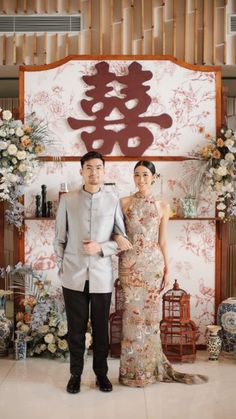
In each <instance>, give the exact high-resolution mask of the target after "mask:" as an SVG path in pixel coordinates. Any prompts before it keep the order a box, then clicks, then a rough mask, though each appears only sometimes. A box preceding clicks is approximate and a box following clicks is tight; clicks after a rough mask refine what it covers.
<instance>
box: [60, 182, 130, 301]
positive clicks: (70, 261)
mask: <svg viewBox="0 0 236 419" xmlns="http://www.w3.org/2000/svg"><path fill="white" fill-rule="evenodd" d="M114 233H115V234H121V235H122V236H125V237H126V234H125V226H124V217H123V214H122V210H121V207H120V203H119V197H118V196H117V195H116V194H115V193H113V192H111V191H109V190H106V187H103V188H101V189H100V190H99V191H98V192H97V193H94V194H91V193H89V192H86V191H85V190H84V189H83V188H81V189H80V190H79V191H74V192H69V193H66V194H63V195H62V196H61V198H60V202H59V207H58V211H57V217H56V234H55V240H54V249H55V253H56V255H57V257H59V258H62V273H61V275H60V276H61V279H62V285H63V286H64V287H65V288H69V289H72V290H77V291H83V290H84V285H85V281H86V280H89V291H90V292H92V293H106V292H111V291H112V289H113V272H112V260H111V256H112V255H113V254H116V253H117V251H118V246H117V244H116V242H115V241H113V240H112V234H114ZM83 240H95V241H97V242H98V243H100V245H101V248H102V254H101V255H94V256H87V255H85V254H84V251H83V242H82V241H83Z"/></svg>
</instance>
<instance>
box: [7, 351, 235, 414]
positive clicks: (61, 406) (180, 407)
mask: <svg viewBox="0 0 236 419" xmlns="http://www.w3.org/2000/svg"><path fill="white" fill-rule="evenodd" d="M118 367H119V360H117V359H110V360H109V377H110V379H111V381H112V383H113V385H114V390H113V392H112V393H107V394H106V393H101V392H100V391H99V390H98V389H97V388H95V384H94V374H93V372H92V369H91V356H89V357H88V358H87V361H86V365H85V370H84V373H83V378H82V387H81V393H79V394H75V395H70V394H68V393H66V391H65V386H66V383H67V380H68V377H69V364H68V363H66V362H61V361H54V360H47V359H40V358H28V359H27V360H26V361H15V360H13V359H11V358H10V357H9V358H2V359H0V418H1V419H39V418H40V419H44V418H45V419H50V418H52V419H54V418H56V419H74V418H75V419H177V418H178V419H196V418H199V419H236V360H229V359H225V358H223V357H221V358H220V360H219V361H208V360H207V354H206V353H205V352H198V356H197V361H196V362H195V363H194V364H178V365H176V369H179V370H180V371H186V372H190V373H192V372H195V373H202V374H206V375H208V377H209V382H208V383H206V384H201V385H193V386H189V385H186V384H178V383H157V384H153V385H152V386H150V387H147V388H145V389H141V388H129V387H125V386H121V385H119V383H118V379H117V374H118Z"/></svg>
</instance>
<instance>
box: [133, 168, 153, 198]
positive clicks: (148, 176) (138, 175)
mask: <svg viewBox="0 0 236 419" xmlns="http://www.w3.org/2000/svg"><path fill="white" fill-rule="evenodd" d="M154 178H155V175H153V174H152V172H151V171H150V170H149V169H148V168H147V167H145V166H138V167H136V169H135V171H134V183H135V186H136V188H138V190H139V191H140V192H143V193H144V192H146V191H148V190H149V189H150V188H151V185H152V182H153V181H154Z"/></svg>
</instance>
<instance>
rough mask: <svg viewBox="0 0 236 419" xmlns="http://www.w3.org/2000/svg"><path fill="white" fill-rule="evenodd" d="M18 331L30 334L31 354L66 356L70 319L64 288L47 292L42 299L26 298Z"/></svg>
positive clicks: (18, 323)
mask: <svg viewBox="0 0 236 419" xmlns="http://www.w3.org/2000/svg"><path fill="white" fill-rule="evenodd" d="M16 321H17V324H16V327H17V330H19V331H21V332H24V333H25V334H26V340H27V341H28V355H29V356H35V355H36V356H37V355H38V356H45V357H51V358H66V357H67V356H68V344H67V340H66V335H67V321H66V315H65V309H64V302H63V298H62V293H61V290H55V291H54V292H53V293H51V294H48V293H46V294H43V295H42V296H41V298H40V299H39V300H38V301H35V299H34V297H33V296H28V297H26V298H24V299H23V300H22V302H21V311H18V312H17V314H16Z"/></svg>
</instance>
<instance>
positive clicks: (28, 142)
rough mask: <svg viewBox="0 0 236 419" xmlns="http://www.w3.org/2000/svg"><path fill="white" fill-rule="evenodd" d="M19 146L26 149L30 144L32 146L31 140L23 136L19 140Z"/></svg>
mask: <svg viewBox="0 0 236 419" xmlns="http://www.w3.org/2000/svg"><path fill="white" fill-rule="evenodd" d="M21 144H22V145H23V147H25V148H26V147H28V146H31V144H32V140H31V138H30V137H29V136H28V135H24V136H23V137H22V138H21Z"/></svg>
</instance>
